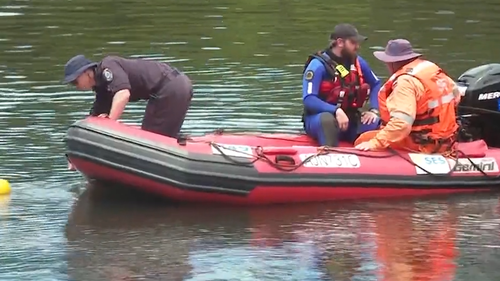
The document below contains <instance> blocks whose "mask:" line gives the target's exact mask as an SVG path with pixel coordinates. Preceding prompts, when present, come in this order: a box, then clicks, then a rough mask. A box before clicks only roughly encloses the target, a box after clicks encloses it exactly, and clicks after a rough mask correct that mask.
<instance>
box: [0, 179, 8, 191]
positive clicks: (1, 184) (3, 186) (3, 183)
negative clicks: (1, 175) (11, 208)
mask: <svg viewBox="0 0 500 281" xmlns="http://www.w3.org/2000/svg"><path fill="white" fill-rule="evenodd" d="M9 193H10V184H9V182H8V181H7V180H3V179H0V195H7V194H9Z"/></svg>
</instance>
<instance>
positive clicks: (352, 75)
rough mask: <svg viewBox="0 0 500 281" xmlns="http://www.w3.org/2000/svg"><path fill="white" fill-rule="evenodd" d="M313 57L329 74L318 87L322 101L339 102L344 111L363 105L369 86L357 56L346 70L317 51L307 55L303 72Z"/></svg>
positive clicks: (368, 92)
mask: <svg viewBox="0 0 500 281" xmlns="http://www.w3.org/2000/svg"><path fill="white" fill-rule="evenodd" d="M313 59H317V60H319V61H320V62H321V63H322V64H323V66H324V67H325V69H326V71H327V73H328V74H329V76H330V78H328V79H327V80H323V81H322V82H321V85H320V88H319V97H320V98H321V99H322V100H323V101H325V102H327V103H330V104H341V108H342V109H343V110H344V111H352V110H355V109H358V108H361V107H363V105H364V103H365V101H366V100H367V99H368V95H369V94H370V86H369V85H368V84H367V83H365V81H364V78H363V73H362V72H361V68H360V65H359V60H358V59H357V58H356V60H355V62H354V63H353V64H352V65H351V67H350V70H347V69H346V68H345V67H344V66H343V65H342V64H339V63H337V62H335V61H334V60H332V59H331V57H330V56H329V55H328V54H326V53H321V52H318V53H316V54H313V55H310V56H309V57H308V59H307V62H306V64H305V67H304V70H303V72H305V71H306V69H307V66H308V65H309V63H310V62H311V61H312V60H313Z"/></svg>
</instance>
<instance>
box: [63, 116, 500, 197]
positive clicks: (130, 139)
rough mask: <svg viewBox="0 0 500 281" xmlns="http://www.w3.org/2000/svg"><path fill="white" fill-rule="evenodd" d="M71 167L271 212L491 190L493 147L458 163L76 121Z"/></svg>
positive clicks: (472, 150)
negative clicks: (270, 207)
mask: <svg viewBox="0 0 500 281" xmlns="http://www.w3.org/2000/svg"><path fill="white" fill-rule="evenodd" d="M66 144H67V156H68V160H69V161H70V162H71V163H72V164H73V165H74V166H75V168H76V169H77V170H79V171H80V172H81V173H83V174H84V175H86V176H87V177H88V178H92V179H98V180H104V181H112V182H116V183H122V184H126V185H129V186H132V187H135V188H138V189H140V190H143V191H145V192H150V193H156V194H158V195H160V196H164V197H166V198H169V199H172V200H176V201H190V202H211V203H222V204H271V203H292V202H314V201H331V200H346V199H362V198H377V197H379V198H380V197H400V196H418V195H428V194H444V193H454V192H473V191H482V190H490V189H492V188H495V187H498V186H499V185H500V176H499V175H500V173H499V168H498V161H500V149H489V148H488V147H487V146H486V144H485V142H484V141H473V142H469V143H463V144H460V145H459V151H461V152H460V153H461V154H462V156H463V157H462V158H458V159H451V158H445V157H444V156H442V155H431V154H430V155H424V154H415V153H407V152H401V151H400V152H397V151H385V152H362V151H358V150H355V149H354V148H352V147H349V146H348V145H343V147H339V148H327V147H317V146H316V144H315V143H314V141H313V140H311V139H309V138H308V137H307V136H305V135H301V134H297V135H287V134H257V133H253V134H252V133H242V134H226V133H224V132H223V131H218V132H215V133H213V134H208V135H205V136H200V137H179V138H178V139H173V138H168V137H165V136H161V135H157V134H154V133H150V132H147V131H143V130H141V129H140V128H137V127H132V126H128V125H125V124H122V123H119V122H116V121H113V120H109V119H106V118H97V117H89V118H87V119H84V120H81V121H78V122H76V123H74V124H73V125H72V126H71V127H70V129H69V130H68V133H67V137H66Z"/></svg>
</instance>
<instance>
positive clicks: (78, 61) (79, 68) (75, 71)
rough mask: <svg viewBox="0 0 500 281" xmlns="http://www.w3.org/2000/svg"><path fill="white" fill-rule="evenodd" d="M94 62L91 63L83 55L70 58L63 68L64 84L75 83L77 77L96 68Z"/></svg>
mask: <svg viewBox="0 0 500 281" xmlns="http://www.w3.org/2000/svg"><path fill="white" fill-rule="evenodd" d="M96 65H97V63H96V62H92V61H91V60H89V59H87V58H86V57H85V56H84V55H77V56H74V57H72V58H71V59H70V60H69V61H68V62H67V63H66V65H65V66H64V80H63V82H64V83H71V82H73V81H75V80H76V79H77V78H78V76H80V75H82V73H83V72H85V70H87V69H89V68H91V67H94V66H96Z"/></svg>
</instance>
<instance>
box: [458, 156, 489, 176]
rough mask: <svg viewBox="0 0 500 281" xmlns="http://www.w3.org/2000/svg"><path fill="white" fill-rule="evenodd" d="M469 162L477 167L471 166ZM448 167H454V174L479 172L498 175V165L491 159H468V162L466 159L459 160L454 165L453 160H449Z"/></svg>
mask: <svg viewBox="0 0 500 281" xmlns="http://www.w3.org/2000/svg"><path fill="white" fill-rule="evenodd" d="M471 161H472V162H474V164H476V166H477V167H476V166H474V165H472V163H471ZM450 165H451V166H452V167H454V169H453V173H454V174H481V171H483V172H485V173H498V164H497V161H496V160H495V158H493V157H486V158H470V161H469V159H467V158H459V159H458V163H457V164H456V165H455V160H453V159H450ZM478 168H479V169H478Z"/></svg>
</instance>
